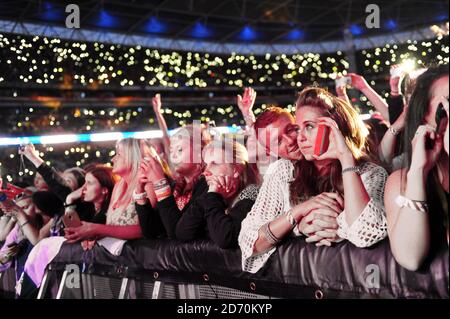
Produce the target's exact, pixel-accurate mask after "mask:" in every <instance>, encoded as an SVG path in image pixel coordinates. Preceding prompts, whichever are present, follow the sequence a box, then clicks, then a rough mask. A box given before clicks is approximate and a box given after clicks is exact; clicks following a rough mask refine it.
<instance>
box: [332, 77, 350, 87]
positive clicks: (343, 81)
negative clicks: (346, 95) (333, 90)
mask: <svg viewBox="0 0 450 319" xmlns="http://www.w3.org/2000/svg"><path fill="white" fill-rule="evenodd" d="M335 82H336V87H346V86H347V85H352V77H351V76H343V77H341V78H337V79H336V81H335Z"/></svg>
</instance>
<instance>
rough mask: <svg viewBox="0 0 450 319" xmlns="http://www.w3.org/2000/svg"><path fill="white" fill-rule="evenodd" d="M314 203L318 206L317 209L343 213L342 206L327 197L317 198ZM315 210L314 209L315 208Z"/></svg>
mask: <svg viewBox="0 0 450 319" xmlns="http://www.w3.org/2000/svg"><path fill="white" fill-rule="evenodd" d="M314 203H316V204H318V206H317V207H316V208H329V209H331V210H333V211H335V212H336V214H339V213H340V212H341V211H342V208H341V206H340V205H339V203H338V202H337V201H335V200H334V199H332V198H329V197H327V196H321V195H319V196H317V197H315V198H314ZM313 209H314V207H313Z"/></svg>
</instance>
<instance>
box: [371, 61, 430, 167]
mask: <svg viewBox="0 0 450 319" xmlns="http://www.w3.org/2000/svg"><path fill="white" fill-rule="evenodd" d="M399 68H400V66H399V65H394V66H392V68H391V74H392V75H391V77H390V80H389V84H390V88H391V92H390V95H389V97H388V99H387V102H388V105H389V122H390V127H389V129H388V131H387V132H386V133H385V135H384V136H383V139H382V140H381V142H380V145H379V148H378V149H379V154H380V159H381V160H382V161H383V163H384V164H386V165H387V166H388V167H389V168H390V169H391V171H395V170H397V169H400V168H403V167H404V165H405V163H406V160H405V155H404V154H401V153H400V152H401V151H402V147H401V146H402V145H401V144H402V143H400V142H401V141H402V140H403V131H404V129H405V126H406V113H407V110H408V104H409V101H410V99H411V94H412V92H413V90H414V87H415V83H416V80H417V77H418V76H419V75H420V74H422V73H423V72H425V70H426V69H419V70H416V71H413V72H411V73H409V74H407V75H405V74H399V73H398V72H395V70H398V69H399ZM402 82H404V83H405V94H404V95H403V94H402Z"/></svg>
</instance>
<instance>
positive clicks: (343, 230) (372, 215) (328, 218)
mask: <svg viewBox="0 0 450 319" xmlns="http://www.w3.org/2000/svg"><path fill="white" fill-rule="evenodd" d="M296 106H297V111H296V122H297V125H298V127H299V132H298V144H299V147H300V149H301V152H302V157H299V159H298V160H297V161H296V162H292V161H287V160H279V161H278V162H276V163H275V164H273V165H272V166H271V167H270V168H269V171H268V172H267V174H266V176H265V178H264V182H263V185H262V187H261V190H260V192H259V195H258V198H257V200H256V203H255V205H254V206H253V208H252V210H251V212H250V213H249V214H248V215H247V217H246V218H245V219H244V221H243V222H242V229H241V232H240V234H239V245H240V247H241V251H242V267H243V269H244V270H245V271H249V272H252V273H254V272H256V271H258V270H259V269H260V268H261V267H262V266H263V265H264V264H265V262H266V261H267V259H268V258H269V257H270V255H271V254H272V253H273V252H274V251H275V248H276V246H277V244H278V243H279V242H280V241H281V240H282V239H283V238H285V237H286V236H287V235H290V234H294V235H296V236H299V235H300V234H305V235H306V236H307V237H308V238H307V239H306V241H307V242H317V245H328V246H330V245H331V243H332V242H333V241H336V240H339V238H343V239H347V240H349V241H351V242H352V243H353V244H355V245H356V246H358V247H368V246H371V245H373V244H374V243H376V242H378V241H379V240H381V239H383V238H384V237H385V236H386V217H385V212H384V206H383V189H384V184H385V180H386V178H387V173H386V171H385V170H384V169H383V168H381V167H379V166H377V165H375V164H372V163H370V162H369V161H368V158H367V156H366V154H365V147H366V137H367V129H366V128H365V126H364V124H363V122H362V121H361V119H360V118H359V116H358V114H357V112H356V111H355V110H354V109H353V108H352V107H351V106H350V105H349V104H348V103H346V102H345V101H344V100H342V99H339V98H336V97H335V96H333V95H332V94H330V93H328V92H327V91H326V90H324V89H320V88H307V89H305V90H303V91H302V93H301V94H300V95H299V98H298V100H297V103H296ZM319 124H321V125H324V126H327V127H328V128H329V129H330V145H329V147H328V149H327V151H326V152H325V153H324V154H322V155H320V156H315V155H314V152H313V151H314V145H315V139H316V135H317V129H318V125H319ZM344 208H345V210H344Z"/></svg>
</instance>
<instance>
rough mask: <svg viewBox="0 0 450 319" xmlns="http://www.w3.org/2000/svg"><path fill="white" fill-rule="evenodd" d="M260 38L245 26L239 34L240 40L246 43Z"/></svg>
mask: <svg viewBox="0 0 450 319" xmlns="http://www.w3.org/2000/svg"><path fill="white" fill-rule="evenodd" d="M257 38H258V34H257V33H256V31H255V30H253V29H252V28H251V27H249V26H245V27H244V28H243V29H242V31H241V33H239V39H241V40H245V41H252V40H255V39H257Z"/></svg>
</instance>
